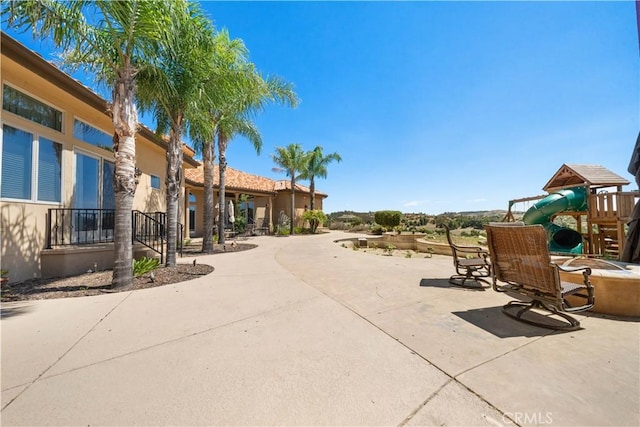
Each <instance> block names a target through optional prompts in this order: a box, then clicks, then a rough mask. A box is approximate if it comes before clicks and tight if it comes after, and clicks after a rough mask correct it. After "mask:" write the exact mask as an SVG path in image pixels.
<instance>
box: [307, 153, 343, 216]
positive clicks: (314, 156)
mask: <svg viewBox="0 0 640 427" xmlns="http://www.w3.org/2000/svg"><path fill="white" fill-rule="evenodd" d="M308 155H309V163H307V167H306V168H305V170H304V171H303V172H302V174H301V176H300V178H302V179H308V180H309V190H310V192H311V203H310V206H309V208H310V209H311V210H313V209H314V202H315V200H316V183H315V177H318V178H326V177H327V165H328V164H329V163H331V162H333V161H334V160H335V161H337V162H341V161H342V158H341V157H340V155H339V154H338V153H331V154H328V155H326V156H324V155H323V154H322V147H321V146H317V147H316V148H314V150H313V151H311V152H309V153H308Z"/></svg>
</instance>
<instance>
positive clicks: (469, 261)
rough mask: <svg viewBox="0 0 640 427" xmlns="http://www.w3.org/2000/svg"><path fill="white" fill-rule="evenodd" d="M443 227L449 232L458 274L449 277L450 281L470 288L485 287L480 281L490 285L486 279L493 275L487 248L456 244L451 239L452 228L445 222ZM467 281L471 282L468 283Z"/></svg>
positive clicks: (454, 263) (448, 239) (449, 240)
mask: <svg viewBox="0 0 640 427" xmlns="http://www.w3.org/2000/svg"><path fill="white" fill-rule="evenodd" d="M443 227H444V229H445V231H446V234H447V241H448V242H449V246H450V247H451V254H452V255H453V265H454V266H455V268H456V274H454V275H453V276H451V277H450V278H449V283H451V284H452V285H456V286H462V287H464V288H469V289H483V288H485V286H484V285H483V284H482V283H480V282H484V283H486V284H487V285H490V283H489V282H488V281H487V280H485V279H484V278H485V277H489V276H490V275H491V264H490V263H489V260H488V259H487V257H488V256H489V252H487V250H486V249H483V248H480V247H476V246H460V245H456V244H455V243H453V240H452V239H451V230H449V227H447V226H446V225H445V224H443ZM467 281H469V282H471V283H470V284H466V282H467ZM487 287H488V286H487Z"/></svg>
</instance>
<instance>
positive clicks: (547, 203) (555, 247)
mask: <svg viewBox="0 0 640 427" xmlns="http://www.w3.org/2000/svg"><path fill="white" fill-rule="evenodd" d="M586 210H587V189H586V188H585V187H575V188H571V189H565V190H560V191H558V192H556V193H552V194H549V195H548V196H547V197H545V198H544V199H542V200H540V201H538V202H537V203H536V204H535V205H533V206H532V207H531V208H530V209H529V210H528V211H527V212H526V213H525V214H524V218H523V219H522V220H523V221H524V223H525V224H529V225H533V224H540V225H542V226H543V227H544V228H545V230H547V236H548V240H549V251H551V252H565V253H572V254H581V253H582V236H581V235H580V233H578V232H577V231H575V230H572V229H570V228H566V227H561V226H559V225H556V224H554V223H552V222H551V217H553V216H554V215H556V214H559V213H561V212H582V211H586Z"/></svg>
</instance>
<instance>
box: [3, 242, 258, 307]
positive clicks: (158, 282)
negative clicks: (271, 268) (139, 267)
mask: <svg viewBox="0 0 640 427" xmlns="http://www.w3.org/2000/svg"><path fill="white" fill-rule="evenodd" d="M255 247H256V245H252V244H248V243H236V242H229V243H227V244H225V245H215V246H214V251H215V252H214V255H216V254H223V253H227V252H238V251H244V250H249V249H253V248H255ZM201 249H202V248H201V247H200V246H199V245H190V246H187V247H185V249H184V252H183V254H184V257H183V258H178V262H179V264H178V265H176V266H175V267H159V268H157V269H155V270H154V271H153V279H152V277H151V274H150V273H147V274H144V275H142V276H140V277H135V278H134V279H133V286H132V287H131V288H130V289H123V290H114V289H111V279H112V271H111V270H107V271H98V272H95V273H84V274H80V275H77V276H70V277H56V278H50V279H30V280H25V281H24V282H18V283H11V284H10V285H3V287H2V298H1V299H2V302H9V301H26V300H41V299H54V298H72V297H82V296H90V295H100V294H104V293H113V292H122V291H129V290H136V289H145V288H153V287H156V286H164V285H171V284H174V283H179V282H185V281H188V280H192V279H195V278H198V277H202V276H205V275H207V274H209V273H211V272H213V270H214V268H213V267H212V266H210V265H206V264H200V263H198V259H197V258H195V257H197V256H204V255H203V254H202V252H201ZM187 257H189V258H193V261H195V263H194V262H193V261H192V262H189V263H186V264H183V263H184V262H185V258H187ZM189 261H190V259H189Z"/></svg>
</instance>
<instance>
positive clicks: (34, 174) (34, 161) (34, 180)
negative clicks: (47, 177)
mask: <svg viewBox="0 0 640 427" xmlns="http://www.w3.org/2000/svg"><path fill="white" fill-rule="evenodd" d="M2 111H4V110H2ZM14 115H15V114H14ZM17 117H20V116H17ZM28 121H29V122H31V120H28ZM31 123H35V122H31ZM1 125H2V127H0V135H1V136H2V138H0V154H1V153H2V149H3V146H4V126H5V125H6V126H11V127H12V128H15V129H18V130H21V131H23V132H27V133H30V134H32V135H33V138H32V140H31V144H32V145H31V197H30V198H28V199H16V198H9V197H1V196H0V200H2V201H6V202H17V203H29V204H39V205H50V206H63V205H64V178H65V176H64V173H65V168H64V164H63V163H64V156H61V158H60V201H59V202H52V201H49V200H39V199H38V173H39V171H38V160H39V159H40V136H42V137H43V138H46V139H48V140H50V141H51V142H53V143H55V144H58V145H60V146H61V147H62V151H63V152H64V144H63V143H62V142H60V141H56V140H55V139H54V138H49V137H48V136H46V135H43V134H42V133H40V132H38V131H36V130H30V129H25V128H24V127H22V126H16V125H15V124H13V123H6V122H4V121H3V122H2V123H1ZM38 125H39V126H42V125H40V124H38ZM42 127H43V128H45V129H48V130H50V131H54V132H57V131H56V130H55V129H51V128H48V127H46V126H42ZM1 177H2V162H0V178H1Z"/></svg>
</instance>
